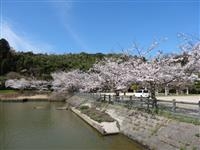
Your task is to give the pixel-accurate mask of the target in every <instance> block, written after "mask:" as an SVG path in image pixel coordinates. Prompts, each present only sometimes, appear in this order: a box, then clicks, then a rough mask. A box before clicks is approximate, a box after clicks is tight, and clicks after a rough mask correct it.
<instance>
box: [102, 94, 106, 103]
mask: <svg viewBox="0 0 200 150" xmlns="http://www.w3.org/2000/svg"><path fill="white" fill-rule="evenodd" d="M103 101H104V102H105V101H106V95H105V94H104V95H103Z"/></svg>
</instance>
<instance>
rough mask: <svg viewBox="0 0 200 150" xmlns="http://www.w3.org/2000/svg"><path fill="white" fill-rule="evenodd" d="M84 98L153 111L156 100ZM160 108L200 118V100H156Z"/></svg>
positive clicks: (91, 95)
mask: <svg viewBox="0 0 200 150" xmlns="http://www.w3.org/2000/svg"><path fill="white" fill-rule="evenodd" d="M83 95H84V96H88V97H90V98H91V97H92V98H94V100H97V101H101V102H108V103H110V104H120V105H125V106H126V107H128V108H130V109H131V108H144V109H147V110H149V109H151V108H153V104H154V100H153V99H149V98H144V97H135V96H132V95H130V96H128V95H119V96H116V95H107V94H101V93H84V94H83ZM156 102H157V105H158V108H160V109H163V110H168V111H170V112H173V113H181V114H184V115H185V114H186V115H189V116H197V117H200V100H199V101H198V102H197V103H193V102H183V101H176V100H175V99H173V100H172V101H170V100H156Z"/></svg>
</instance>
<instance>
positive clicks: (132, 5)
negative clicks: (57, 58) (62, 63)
mask: <svg viewBox="0 0 200 150" xmlns="http://www.w3.org/2000/svg"><path fill="white" fill-rule="evenodd" d="M178 33H186V34H187V33H188V34H194V35H196V36H199V35H200V1H199V0H188V1H186V0H182V1H178V0H176V1H173V0H171V1H169V0H167V1H159V0H153V1H147V0H134V1H130V0H129V1H126V0H124V1H123V0H119V1H118V0H112V1H109V0H108V1H99V0H98V1H95V0H93V1H92V0H91V1H90V0H85V1H83V0H82V1H75V0H74V1H73V0H72V1H64V0H53V1H52V0H50V1H49V0H1V37H3V38H6V39H7V40H8V41H9V42H10V45H11V46H12V47H14V48H15V49H16V50H18V51H30V50H32V51H34V52H36V53H39V52H42V53H57V54H63V53H70V52H71V53H78V52H82V51H85V52H88V53H96V52H102V53H112V52H121V51H122V49H124V50H126V49H129V48H130V47H131V46H132V43H133V42H137V43H138V44H139V45H140V46H141V47H148V46H149V45H150V44H151V42H152V41H155V40H157V41H160V40H161V41H162V42H161V44H160V46H159V49H161V50H163V51H164V52H172V51H173V52H174V51H177V50H178V44H179V43H180V40H179V39H178V38H177V34H178ZM162 39H165V40H162Z"/></svg>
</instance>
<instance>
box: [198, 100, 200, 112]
mask: <svg viewBox="0 0 200 150" xmlns="http://www.w3.org/2000/svg"><path fill="white" fill-rule="evenodd" d="M198 105H199V115H200V101H199V103H198Z"/></svg>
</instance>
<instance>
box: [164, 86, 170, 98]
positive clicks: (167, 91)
mask: <svg viewBox="0 0 200 150" xmlns="http://www.w3.org/2000/svg"><path fill="white" fill-rule="evenodd" d="M168 94H169V89H168V87H165V96H167V95H168Z"/></svg>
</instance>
